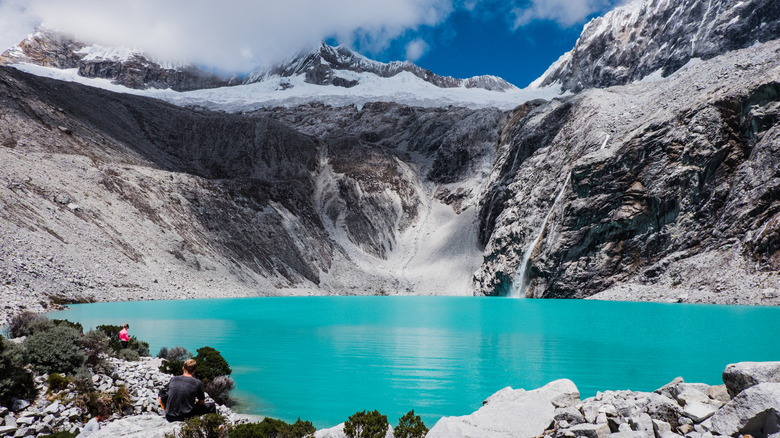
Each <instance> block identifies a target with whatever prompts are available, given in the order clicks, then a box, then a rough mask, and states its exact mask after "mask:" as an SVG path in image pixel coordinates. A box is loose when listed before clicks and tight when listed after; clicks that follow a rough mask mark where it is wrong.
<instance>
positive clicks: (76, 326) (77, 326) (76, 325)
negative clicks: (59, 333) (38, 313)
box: [51, 319, 84, 333]
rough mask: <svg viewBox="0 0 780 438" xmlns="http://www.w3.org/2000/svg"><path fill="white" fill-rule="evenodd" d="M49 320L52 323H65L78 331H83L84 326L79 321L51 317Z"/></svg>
mask: <svg viewBox="0 0 780 438" xmlns="http://www.w3.org/2000/svg"><path fill="white" fill-rule="evenodd" d="M51 322H52V323H53V324H54V325H66V326H68V327H70V328H72V329H74V330H76V331H77V332H79V333H84V326H82V325H81V323H80V322H71V321H68V320H67V319H52V320H51Z"/></svg>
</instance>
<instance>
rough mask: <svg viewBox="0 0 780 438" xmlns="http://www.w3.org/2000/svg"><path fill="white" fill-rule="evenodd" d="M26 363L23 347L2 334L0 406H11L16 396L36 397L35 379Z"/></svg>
mask: <svg viewBox="0 0 780 438" xmlns="http://www.w3.org/2000/svg"><path fill="white" fill-rule="evenodd" d="M24 365H25V363H24V360H23V359H22V351H21V348H20V347H19V346H18V345H16V344H14V343H12V342H10V341H8V340H6V339H5V338H4V337H2V336H0V406H10V405H11V403H12V401H13V400H12V399H14V398H21V399H24V400H30V401H32V400H34V399H35V396H36V393H37V391H36V390H35V381H34V380H33V375H32V373H31V372H30V370H28V369H27V368H25V366H24Z"/></svg>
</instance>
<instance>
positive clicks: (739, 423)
mask: <svg viewBox="0 0 780 438" xmlns="http://www.w3.org/2000/svg"><path fill="white" fill-rule="evenodd" d="M778 417H780V383H759V384H757V385H754V386H751V387H749V388H747V389H745V390H743V391H742V392H740V393H739V394H737V395H736V396H735V397H734V398H733V399H731V401H729V402H728V403H726V404H725V405H723V407H722V408H720V409H718V411H717V412H715V414H714V415H713V416H712V430H713V432H716V433H718V434H720V435H735V434H737V433H741V434H750V435H753V436H762V435H765V433H761V432H762V429H763V428H765V427H769V428H770V429H771V428H772V427H775V428H776V427H777V420H778ZM771 423H774V425H773V424H771ZM776 430H777V429H775V430H772V431H771V432H775V431H776Z"/></svg>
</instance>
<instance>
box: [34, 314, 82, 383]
mask: <svg viewBox="0 0 780 438" xmlns="http://www.w3.org/2000/svg"><path fill="white" fill-rule="evenodd" d="M78 340H79V332H77V331H76V330H75V329H73V328H71V327H68V326H67V325H58V326H54V327H52V328H50V329H48V330H45V331H41V332H36V333H33V334H31V335H30V336H28V337H27V339H25V340H24V343H23V344H22V345H23V347H24V357H25V359H27V361H28V362H29V363H30V364H32V365H33V367H34V368H35V369H36V370H38V371H40V372H42V373H55V372H58V373H68V374H70V373H71V372H72V371H74V370H75V369H76V368H78V367H80V366H81V365H83V364H84V361H85V360H86V356H85V355H84V353H82V352H81V350H80V349H79V347H78Z"/></svg>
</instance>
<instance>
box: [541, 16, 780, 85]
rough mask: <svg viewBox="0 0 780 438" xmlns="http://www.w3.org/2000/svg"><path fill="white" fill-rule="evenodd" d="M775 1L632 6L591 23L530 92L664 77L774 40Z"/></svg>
mask: <svg viewBox="0 0 780 438" xmlns="http://www.w3.org/2000/svg"><path fill="white" fill-rule="evenodd" d="M779 35H780V3H778V2H776V1H774V0H745V1H742V0H740V1H737V0H682V1H678V0H637V1H634V2H632V3H630V4H628V5H625V6H622V7H618V8H616V9H615V10H613V11H611V12H609V13H607V14H605V15H604V16H603V17H599V18H595V19H593V20H592V21H591V22H589V23H588V24H587V25H585V28H584V29H583V31H582V34H581V35H580V38H579V40H578V41H577V43H576V44H575V46H574V48H573V49H572V50H571V51H570V52H568V53H567V54H566V55H565V56H563V57H562V58H561V59H560V60H559V61H558V62H557V63H556V65H554V66H552V67H551V68H550V69H549V70H548V71H547V72H546V73H545V74H544V75H543V76H542V77H540V78H539V79H537V80H536V81H535V85H536V86H541V87H544V86H549V85H551V84H555V83H558V84H560V85H561V88H562V90H563V91H572V92H578V91H582V90H584V89H587V88H591V87H599V88H603V87H609V86H612V85H623V84H628V83H631V82H634V81H638V80H641V79H643V78H645V77H648V76H650V75H653V74H654V73H656V74H660V76H662V77H666V76H669V75H670V74H671V73H673V72H675V71H677V70H678V69H679V68H681V67H682V66H684V65H685V64H686V63H688V62H689V61H690V60H692V59H695V58H701V59H710V58H712V57H714V56H717V55H720V54H722V53H726V52H728V51H731V50H736V49H741V48H745V47H749V46H751V45H753V44H756V43H762V42H766V41H770V40H773V39H776V38H778V36H779Z"/></svg>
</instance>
